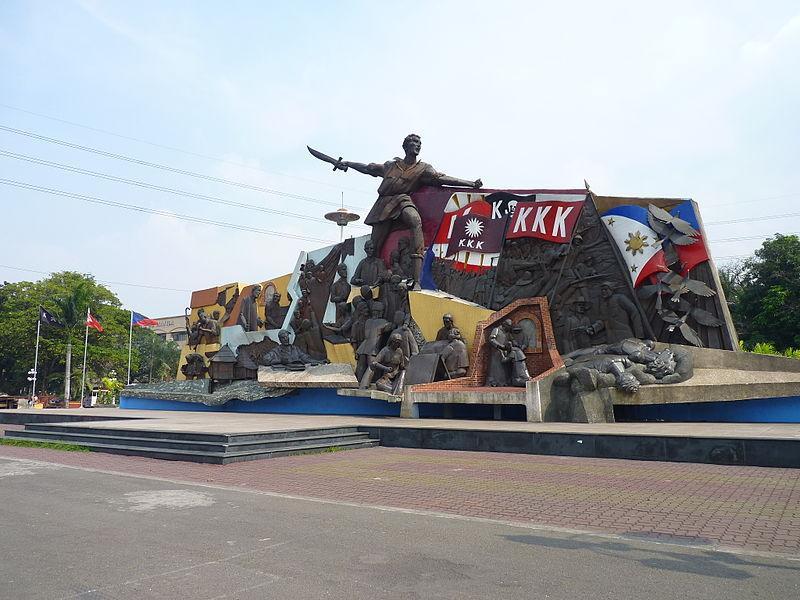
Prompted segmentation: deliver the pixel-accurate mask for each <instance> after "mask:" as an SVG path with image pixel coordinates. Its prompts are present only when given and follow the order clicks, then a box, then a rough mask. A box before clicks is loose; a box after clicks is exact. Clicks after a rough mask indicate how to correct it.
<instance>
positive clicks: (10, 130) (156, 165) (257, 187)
mask: <svg viewBox="0 0 800 600" xmlns="http://www.w3.org/2000/svg"><path fill="white" fill-rule="evenodd" d="M0 131H6V132H8V133H13V134H15V135H22V136H26V137H29V138H33V139H36V140H40V141H43V142H49V143H51V144H58V145H59V146H65V147H67V148H73V149H75V150H81V151H82V152H89V153H91V154H96V155H98V156H104V157H106V158H113V159H116V160H123V161H126V162H129V163H133V164H137V165H141V166H145V167H150V168H152V169H160V170H162V171H168V172H170V173H177V174H178V175H186V176H187V177H195V178H197V179H203V180H205V181H213V182H214V183H223V184H225V185H232V186H234V187H239V188H244V189H248V190H253V191H256V192H262V193H264V194H271V195H273V196H280V197H283V198H290V199H292V200H302V201H303V202H312V203H314V204H321V205H324V206H336V207H339V206H341V204H340V203H339V202H331V201H328V200H320V199H319V198H313V197H311V196H302V195H300V194H292V193H290V192H283V191H281V190H274V189H271V188H265V187H262V186H260V185H253V184H250V183H243V182H241V181H233V180H231V179H224V178H222V177H215V176H213V175H204V174H203V173H195V172H194V171H187V170H185V169H178V168H177V167H170V166H169V165H164V164H161V163H154V162H150V161H147V160H142V159H140V158H135V157H132V156H127V155H125V154H117V153H115V152H107V151H105V150H100V149H99V148H92V147H91V146H82V145H80V144H75V143H73V142H68V141H66V140H60V139H58V138H52V137H47V136H45V135H40V134H38V133H34V132H32V131H25V130H24V129H16V128H14V127H8V126H7V125H0ZM348 207H349V208H354V209H356V210H361V209H363V208H364V207H362V206H352V205H348Z"/></svg>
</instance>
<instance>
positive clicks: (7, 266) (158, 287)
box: [0, 265, 192, 292]
mask: <svg viewBox="0 0 800 600" xmlns="http://www.w3.org/2000/svg"><path fill="white" fill-rule="evenodd" d="M0 268H4V269H11V270H12V271H25V272H28V273H39V274H40V275H51V274H52V273H56V271H37V270H36V269H23V268H22V267H12V266H11V265H0ZM65 270H69V269H65ZM97 281H99V282H100V283H110V284H113V285H125V286H129V287H138V288H148V289H151V290H166V291H168V292H191V291H192V290H184V289H180V288H171V287H161V286H158V285H145V284H143V283H123V282H122V281H110V280H108V279H98V280H97Z"/></svg>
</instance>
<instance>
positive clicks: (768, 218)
mask: <svg viewBox="0 0 800 600" xmlns="http://www.w3.org/2000/svg"><path fill="white" fill-rule="evenodd" d="M789 217H800V212H793V213H784V214H782V215H766V216H763V217H747V218H746V219H730V220H728V221H711V222H709V223H706V225H731V224H733V223H752V222H754V221H772V220H774V219H788V218H789Z"/></svg>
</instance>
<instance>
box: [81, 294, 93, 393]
mask: <svg viewBox="0 0 800 600" xmlns="http://www.w3.org/2000/svg"><path fill="white" fill-rule="evenodd" d="M90 314H91V313H90V312H89V309H88V308H87V309H86V335H84V337H83V375H81V396H80V401H81V405H80V408H83V393H84V392H83V386H84V385H85V384H86V351H87V350H88V349H89V315H90Z"/></svg>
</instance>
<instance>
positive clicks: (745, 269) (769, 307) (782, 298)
mask: <svg viewBox="0 0 800 600" xmlns="http://www.w3.org/2000/svg"><path fill="white" fill-rule="evenodd" d="M722 280H723V285H724V286H725V294H726V296H727V297H728V300H729V301H731V303H732V312H733V316H734V321H735V322H736V323H737V328H738V329H739V335H740V337H741V338H742V339H743V340H744V342H745V345H746V346H747V347H753V346H755V345H756V344H759V343H763V344H767V343H771V344H772V345H774V347H775V348H776V349H777V350H778V351H779V352H781V353H783V352H784V351H785V350H786V349H787V348H797V347H800V238H798V237H797V236H796V235H781V234H776V235H775V237H773V238H770V239H768V240H766V241H765V242H764V243H763V244H762V246H761V248H759V249H758V250H756V251H755V253H754V256H753V257H752V258H750V259H747V260H745V261H744V262H743V263H741V264H740V265H736V266H734V268H727V269H724V270H723V271H722Z"/></svg>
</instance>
